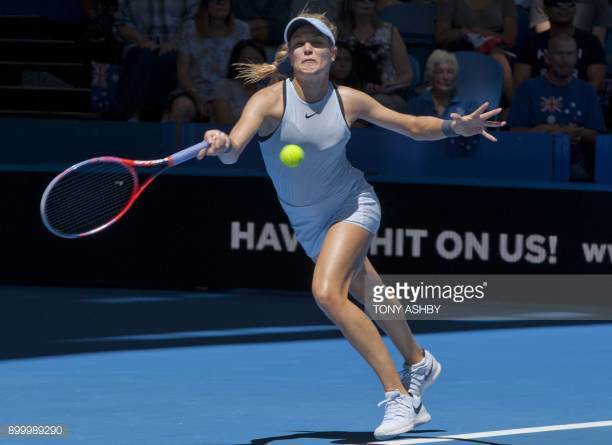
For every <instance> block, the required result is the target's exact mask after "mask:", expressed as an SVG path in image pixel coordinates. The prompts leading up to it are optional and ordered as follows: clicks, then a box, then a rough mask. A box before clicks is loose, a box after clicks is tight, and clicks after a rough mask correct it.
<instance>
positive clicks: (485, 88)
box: [455, 51, 503, 108]
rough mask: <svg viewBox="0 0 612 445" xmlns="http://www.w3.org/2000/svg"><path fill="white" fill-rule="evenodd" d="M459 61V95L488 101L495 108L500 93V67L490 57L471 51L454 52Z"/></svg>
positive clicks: (501, 78) (501, 76) (464, 97)
mask: <svg viewBox="0 0 612 445" xmlns="http://www.w3.org/2000/svg"><path fill="white" fill-rule="evenodd" d="M455 56H457V60H458V62H459V75H458V76H457V91H458V92H459V97H461V98H463V99H471V100H475V101H477V102H489V104H490V105H489V106H490V108H497V106H498V105H499V100H500V98H501V93H502V80H503V72H502V68H501V66H500V65H499V63H497V62H496V61H495V60H494V59H492V58H491V57H489V56H487V55H484V54H480V53H477V52H472V51H458V52H456V53H455Z"/></svg>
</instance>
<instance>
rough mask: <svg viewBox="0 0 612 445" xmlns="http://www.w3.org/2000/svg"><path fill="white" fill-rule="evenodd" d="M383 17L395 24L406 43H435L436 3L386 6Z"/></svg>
mask: <svg viewBox="0 0 612 445" xmlns="http://www.w3.org/2000/svg"><path fill="white" fill-rule="evenodd" d="M381 18H382V19H383V20H384V21H385V22H389V23H392V24H393V25H395V27H396V28H397V29H398V31H399V32H400V34H401V35H402V37H403V39H404V40H405V41H406V43H429V44H433V32H434V22H435V19H436V7H435V5H433V4H425V3H401V4H398V5H393V6H389V7H388V8H385V9H384V10H383V11H382V14H381Z"/></svg>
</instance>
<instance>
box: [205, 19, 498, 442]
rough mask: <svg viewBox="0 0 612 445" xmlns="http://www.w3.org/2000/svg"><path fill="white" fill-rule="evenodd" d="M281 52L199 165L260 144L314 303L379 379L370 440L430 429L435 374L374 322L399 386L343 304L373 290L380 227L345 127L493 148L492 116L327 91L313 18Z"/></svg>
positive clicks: (291, 26) (404, 334)
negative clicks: (378, 409) (425, 110)
mask: <svg viewBox="0 0 612 445" xmlns="http://www.w3.org/2000/svg"><path fill="white" fill-rule="evenodd" d="M285 42H286V43H287V44H288V49H289V51H288V58H289V61H290V63H291V67H292V68H293V77H292V78H289V79H286V80H285V81H282V82H278V83H275V84H273V85H271V86H268V87H267V88H264V89H262V90H260V91H259V92H257V93H256V94H255V95H253V96H252V97H251V99H250V100H249V101H248V103H247V104H246V106H245V108H244V110H243V112H242V115H241V117H240V119H239V121H238V122H237V123H236V125H235V126H234V127H233V128H232V130H231V132H230V134H229V135H228V134H225V133H223V132H221V131H219V130H209V131H207V132H206V133H205V135H204V139H205V140H206V142H208V143H209V144H210V147H209V149H208V150H207V151H204V150H203V151H201V152H200V154H199V158H200V159H201V158H202V157H203V156H218V157H219V158H220V160H221V162H223V163H225V164H232V163H234V162H236V161H237V160H238V158H239V156H240V154H241V153H242V150H244V148H245V147H246V145H247V144H248V142H249V141H250V140H251V138H252V137H253V136H254V135H255V134H257V135H258V136H259V142H260V147H261V151H262V155H263V158H264V161H265V165H266V169H267V171H268V173H269V175H270V177H271V178H272V181H273V183H274V187H275V188H276V192H277V194H278V198H279V200H280V203H281V206H282V207H283V209H284V211H285V212H286V214H287V216H288V218H289V221H290V222H291V225H292V227H293V229H294V231H295V234H296V237H297V239H298V241H299V242H300V244H301V246H302V247H303V248H304V250H305V251H306V253H307V254H308V256H310V257H311V258H312V260H313V261H314V262H315V269H314V276H313V278H312V293H313V295H314V298H315V300H316V302H317V304H318V305H319V307H320V308H321V309H322V310H323V311H324V312H325V314H326V315H327V316H328V317H329V318H330V319H331V320H332V321H333V322H334V323H335V324H336V326H337V327H338V328H339V329H340V330H341V331H342V333H343V334H344V336H345V337H346V338H347V339H348V340H349V342H350V343H351V344H352V345H353V347H355V349H356V350H357V351H358V352H359V353H360V354H361V355H362V356H363V358H364V359H365V360H366V361H367V362H368V363H369V365H370V366H371V367H372V368H373V370H374V371H375V372H376V374H377V375H378V377H379V378H380V381H381V383H382V386H383V389H384V391H385V400H384V401H383V402H381V403H380V404H384V405H385V414H384V418H383V421H382V423H381V424H380V425H379V426H378V427H377V428H376V430H375V432H374V434H375V437H376V438H377V439H387V438H390V437H393V436H395V435H397V434H400V433H403V432H407V431H410V430H411V429H412V428H414V426H415V425H418V424H421V423H425V422H427V421H429V420H430V419H431V416H430V415H429V413H427V411H426V410H425V408H424V407H423V405H422V402H421V400H420V398H421V395H422V391H423V390H424V389H425V387H427V386H428V385H430V384H431V383H433V381H434V380H435V379H436V378H437V376H438V374H439V372H440V369H441V367H440V364H439V363H438V362H437V361H436V360H435V358H434V357H433V356H432V355H431V354H430V353H429V352H427V351H424V350H423V349H422V348H421V347H420V346H419V345H418V344H417V342H416V340H415V339H414V337H413V335H412V332H411V330H410V328H409V326H408V324H407V323H406V322H405V321H404V320H395V321H380V322H379V324H380V326H381V328H382V329H383V330H384V331H385V332H386V333H387V334H388V335H389V336H390V338H391V339H392V341H393V343H394V344H395V346H396V347H397V348H398V349H399V351H400V352H401V354H402V355H403V357H404V359H405V364H404V369H403V371H402V375H401V376H400V374H398V372H397V371H396V369H395V366H394V364H393V361H392V359H391V356H390V354H389V351H388V350H387V348H386V347H385V345H384V343H383V341H382V339H381V337H380V335H379V333H378V330H377V329H376V327H375V325H374V323H373V322H372V320H371V319H370V318H368V316H367V315H366V314H365V313H364V312H363V311H362V310H361V309H360V308H359V307H357V306H356V305H355V304H354V303H352V302H351V300H349V298H348V293H349V292H351V294H352V295H353V296H354V297H355V298H356V299H357V300H359V301H362V302H363V301H364V299H365V298H366V288H367V287H366V282H370V283H380V282H381V279H380V277H379V275H378V273H377V272H376V270H375V269H374V267H373V266H372V264H371V263H370V261H369V260H368V259H367V257H366V254H367V250H368V246H369V243H370V239H371V238H372V236H373V235H374V234H375V233H376V231H377V230H378V226H379V223H380V205H379V202H378V199H377V197H376V194H375V193H374V190H373V188H372V186H371V185H370V184H368V183H367V182H366V180H365V179H364V175H363V173H362V172H361V171H359V170H357V169H355V168H354V167H352V166H351V164H350V163H349V162H348V160H347V158H346V153H345V147H346V143H347V141H348V140H349V138H350V135H351V132H350V126H351V124H352V123H353V122H355V121H356V120H357V119H364V120H366V121H368V122H371V123H373V124H376V125H379V126H381V127H384V128H386V129H388V130H391V131H395V132H397V133H400V134H403V135H406V136H409V137H411V138H413V139H417V140H436V139H442V138H444V137H452V136H459V135H460V136H472V135H477V134H481V135H483V136H484V137H486V138H487V139H490V140H492V141H495V140H496V139H495V138H494V137H493V136H492V135H491V134H490V133H489V132H488V131H487V128H488V127H500V126H502V125H503V124H504V123H503V122H491V121H489V120H488V119H489V118H491V117H493V116H495V115H497V114H498V113H499V112H500V111H501V110H500V109H496V110H492V111H488V112H485V110H486V108H487V105H488V104H486V103H485V104H483V105H482V106H481V107H479V108H478V109H477V110H475V111H474V112H473V113H472V114H470V115H466V116H460V115H457V114H454V115H452V116H451V120H441V119H438V118H435V117H426V116H422V117H416V116H411V115H406V114H400V113H397V112H394V111H392V110H390V109H388V108H385V107H383V106H382V105H380V104H379V103H378V102H376V100H374V99H372V98H371V97H370V96H368V95H367V94H365V93H362V92H360V91H357V90H354V89H351V88H348V87H338V88H335V87H334V85H333V84H332V83H331V82H330V81H329V71H330V66H331V64H332V62H333V61H334V59H335V57H336V52H337V49H336V46H335V26H334V25H333V24H332V23H331V22H329V20H327V19H326V18H325V16H322V15H317V14H302V15H301V16H299V17H296V18H294V19H293V20H291V21H290V22H289V23H288V24H287V27H286V28H285ZM276 71H277V66H276V65H267V64H264V65H251V66H249V67H248V72H247V76H248V77H249V78H250V79H251V80H252V81H255V82H257V81H261V80H263V79H265V78H267V77H271V76H273V75H274V74H275V73H276ZM287 144H297V145H300V146H301V147H303V149H304V152H305V156H304V161H303V162H302V164H301V165H300V166H299V168H288V167H286V166H284V165H283V164H282V163H281V161H280V160H279V156H278V154H279V151H280V149H281V148H282V147H283V146H285V145H287ZM373 150H374V147H373ZM372 155H373V156H375V155H376V154H375V153H373V154H372ZM380 404H379V405H380Z"/></svg>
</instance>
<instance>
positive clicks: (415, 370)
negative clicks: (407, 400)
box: [399, 350, 442, 398]
mask: <svg viewBox="0 0 612 445" xmlns="http://www.w3.org/2000/svg"><path fill="white" fill-rule="evenodd" d="M424 353H425V358H424V359H423V360H422V361H420V362H419V363H417V364H416V365H409V364H407V363H404V367H403V368H402V370H401V371H400V373H399V374H400V378H401V379H402V385H404V388H406V391H408V392H409V393H410V394H412V395H413V396H416V397H419V398H421V397H423V393H424V392H425V390H426V389H427V387H428V386H430V385H431V384H432V383H433V382H435V381H436V379H437V378H438V376H439V375H440V371H442V365H440V363H439V362H438V361H437V360H436V358H435V357H434V356H433V355H431V353H430V352H429V351H427V350H425V351H424Z"/></svg>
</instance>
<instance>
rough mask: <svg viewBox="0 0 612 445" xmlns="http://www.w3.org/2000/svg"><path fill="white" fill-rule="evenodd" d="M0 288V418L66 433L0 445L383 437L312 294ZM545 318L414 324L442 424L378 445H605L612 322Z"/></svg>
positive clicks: (373, 385) (366, 385)
mask: <svg viewBox="0 0 612 445" xmlns="http://www.w3.org/2000/svg"><path fill="white" fill-rule="evenodd" d="M0 293H1V294H2V297H3V298H4V301H5V302H7V304H8V307H9V308H11V310H10V311H9V312H7V313H5V314H3V319H4V323H3V326H4V328H3V330H4V333H3V334H4V335H3V337H4V339H5V342H6V343H7V344H12V345H13V346H12V347H8V348H5V349H4V350H5V351H8V352H5V353H4V356H3V358H4V360H2V361H0V379H1V387H2V390H1V394H2V401H3V403H2V404H1V407H0V419H1V422H0V423H2V424H4V425H8V424H11V425H13V424H15V425H33V424H44V425H58V424H60V425H63V426H64V427H65V428H66V430H67V435H66V436H64V437H61V438H60V437H45V438H28V439H24V438H23V437H22V438H19V437H16V436H12V437H9V436H8V435H6V434H5V435H4V436H3V437H2V442H3V443H20V442H21V440H27V443H47V442H53V443H66V444H69V443H75V444H77V443H78V444H81V443H82V444H88V445H97V444H136V443H142V444H164V445H167V444H181V445H213V444H219V445H221V444H228V445H229V444H261V445H263V444H328V443H330V444H363V443H375V442H374V437H373V435H372V431H373V429H374V428H375V427H376V425H377V424H378V422H379V421H380V419H381V418H382V414H383V411H382V408H377V406H376V403H377V402H379V401H380V400H382V399H383V398H384V397H383V396H384V395H383V393H382V390H381V388H380V387H379V384H378V381H377V379H376V377H375V374H374V373H373V372H372V371H371V370H370V369H369V368H368V367H367V365H366V364H365V362H364V361H363V360H362V359H361V358H360V357H358V355H357V353H356V352H355V351H354V350H353V349H352V348H351V347H350V345H349V344H348V342H347V341H346V340H344V339H342V338H340V337H339V334H338V332H337V331H336V329H335V327H333V325H331V324H329V323H328V322H327V321H326V320H325V318H324V317H323V316H322V315H321V314H320V313H319V310H318V308H317V307H316V305H315V304H314V302H313V301H312V300H311V299H310V298H308V296H307V295H304V294H282V293H278V292H269V293H265V292H246V291H244V292H231V293H230V292H228V293H212V292H163V291H134V290H130V291H121V290H116V291H109V290H96V289H60V288H19V287H11V288H8V287H6V288H1V292H0ZM35 303H36V305H35ZM28 307H29V308H30V310H29V311H28V310H27V308H28ZM279 310H282V311H283V312H284V313H290V314H295V317H293V321H295V324H293V325H279V324H278V323H277V322H275V320H276V319H277V317H275V311H279ZM276 313H278V312H276ZM109 314H113V316H114V320H115V323H114V324H108V323H107V322H108V320H107V319H105V317H107V316H109ZM212 318H215V319H216V321H215V323H212V322H210V320H211V319H212ZM291 318H292V317H283V319H285V320H286V319H291ZM247 319H248V320H250V321H251V325H250V326H249V325H248V324H247V323H245V322H244V320H247ZM279 319H280V318H279ZM198 320H200V321H198ZM285 323H287V322H286V321H285ZM207 325H208V327H209V328H207ZM536 325H537V323H533V322H532V323H529V324H526V325H525V324H524V325H521V324H520V323H514V324H512V323H508V324H504V323H496V324H492V323H489V324H487V323H475V324H473V325H471V326H459V325H452V324H447V325H446V326H442V325H441V324H438V326H436V325H435V324H434V325H433V327H432V325H431V324H430V325H429V328H427V327H423V326H421V325H417V326H416V329H415V330H416V331H417V332H418V331H421V333H419V334H418V337H417V338H418V339H419V341H420V342H421V344H422V345H423V346H424V347H426V348H428V349H431V351H432V352H434V353H435V354H436V356H437V357H438V359H439V360H440V361H441V362H442V365H443V367H444V369H443V373H442V374H441V377H440V379H439V380H438V382H437V383H436V384H435V385H434V386H433V387H432V388H431V389H430V390H429V391H428V392H427V394H426V395H425V399H424V401H425V403H426V405H427V407H428V409H429V411H430V412H431V414H432V416H433V419H432V421H431V422H430V423H428V424H426V425H422V426H420V427H417V428H416V429H415V430H414V431H412V432H410V433H407V434H404V435H401V436H399V437H398V438H396V439H394V440H390V441H387V442H384V443H393V444H417V443H423V444H425V443H440V442H445V443H476V444H512V445H515V444H537V445H542V444H544V445H547V444H551V445H552V444H555V445H556V444H578V443H579V444H589V445H595V444H602V445H603V444H610V443H612V386H611V378H610V376H611V375H612V342H610V339H611V338H612V325H611V324H574V325H563V326H554V325H551V324H546V325H541V326H540V327H537V326H536ZM126 326H130V329H125V327H126ZM483 328H486V329H483ZM434 331H438V332H434ZM11 332H12V334H11ZM389 345H390V343H389ZM391 351H393V354H394V358H395V359H396V363H398V365H399V364H400V359H399V355H398V354H397V353H396V352H395V350H394V349H391ZM444 436H448V437H456V438H457V440H453V439H448V438H446V439H445V438H444ZM376 443H378V442H376Z"/></svg>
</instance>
